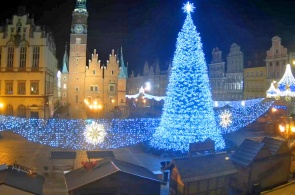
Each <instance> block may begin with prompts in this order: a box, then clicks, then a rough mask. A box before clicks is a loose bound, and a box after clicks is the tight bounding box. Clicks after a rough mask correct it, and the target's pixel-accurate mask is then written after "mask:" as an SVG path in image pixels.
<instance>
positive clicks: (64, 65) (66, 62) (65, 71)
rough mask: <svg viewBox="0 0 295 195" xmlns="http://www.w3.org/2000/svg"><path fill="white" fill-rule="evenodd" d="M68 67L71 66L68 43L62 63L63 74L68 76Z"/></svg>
mask: <svg viewBox="0 0 295 195" xmlns="http://www.w3.org/2000/svg"><path fill="white" fill-rule="evenodd" d="M68 65H69V58H68V50H67V43H66V46H65V53H64V57H63V61H62V73H63V74H68V73H69V71H68Z"/></svg>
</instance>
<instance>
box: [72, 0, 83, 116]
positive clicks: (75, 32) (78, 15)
mask: <svg viewBox="0 0 295 195" xmlns="http://www.w3.org/2000/svg"><path fill="white" fill-rule="evenodd" d="M87 20H88V12H87V8H86V0H76V6H75V8H74V10H73V12H72V24H71V34H70V49H69V79H68V81H69V82H68V94H67V95H68V103H69V105H68V106H69V114H70V116H71V117H72V118H81V117H84V116H81V114H82V113H81V110H83V105H84V104H83V101H84V98H85V75H86V74H85V73H86V48H87Z"/></svg>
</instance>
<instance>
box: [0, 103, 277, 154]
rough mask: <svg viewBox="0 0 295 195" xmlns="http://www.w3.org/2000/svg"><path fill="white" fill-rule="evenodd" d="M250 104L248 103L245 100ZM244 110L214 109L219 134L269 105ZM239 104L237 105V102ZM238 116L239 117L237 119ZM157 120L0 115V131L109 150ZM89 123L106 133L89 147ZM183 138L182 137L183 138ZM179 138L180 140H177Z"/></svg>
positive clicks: (149, 130)
mask: <svg viewBox="0 0 295 195" xmlns="http://www.w3.org/2000/svg"><path fill="white" fill-rule="evenodd" d="M249 101H250V100H249ZM253 102H256V104H254V103H253V104H252V105H251V106H247V107H238V108H235V107H229V106H225V107H223V108H216V109H215V110H214V113H215V119H216V124H217V128H219V129H220V131H221V133H222V134H225V133H230V132H234V131H237V130H238V129H240V128H242V127H245V126H247V125H248V124H249V123H251V122H253V121H254V120H256V119H257V118H258V117H259V116H261V115H262V114H263V113H265V112H266V111H267V110H269V109H270V108H271V107H272V105H273V102H272V101H270V102H259V101H257V100H253ZM240 104H241V102H240ZM224 110H228V111H229V112H230V113H231V116H232V119H231V120H232V123H231V125H230V126H228V127H227V128H224V127H222V126H221V125H220V114H221V113H222V111H224ZM241 116H242V117H241ZM160 121H161V118H135V119H85V120H84V119H62V118H58V119H55V118H54V119H26V118H19V117H12V116H3V115H0V131H6V130H9V131H12V132H14V133H17V134H19V135H21V136H23V137H25V138H26V139H27V140H29V141H32V142H37V143H40V144H44V145H49V146H52V147H60V148H67V149H76V150H97V149H112V148H118V147H123V146H129V145H133V144H137V143H143V142H146V141H149V140H150V139H151V138H152V137H153V135H154V133H155V132H156V128H158V127H159V124H160ZM92 122H96V123H98V124H101V125H103V127H104V128H105V131H106V133H107V135H106V137H105V139H104V141H103V142H102V143H99V144H96V145H93V144H91V143H88V142H87V140H86V138H85V137H84V132H85V130H86V127H87V125H89V124H91V123H92ZM183 137H184V136H183ZM177 139H180V138H177Z"/></svg>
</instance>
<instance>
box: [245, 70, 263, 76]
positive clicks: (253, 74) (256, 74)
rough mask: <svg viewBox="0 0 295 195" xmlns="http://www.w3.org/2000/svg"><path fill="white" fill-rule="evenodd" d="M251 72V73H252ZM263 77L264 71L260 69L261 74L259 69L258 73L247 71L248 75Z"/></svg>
mask: <svg viewBox="0 0 295 195" xmlns="http://www.w3.org/2000/svg"><path fill="white" fill-rule="evenodd" d="M250 74H251V75H250ZM250 76H251V77H263V71H260V74H259V72H258V71H256V73H254V72H251V73H250V72H247V77H250Z"/></svg>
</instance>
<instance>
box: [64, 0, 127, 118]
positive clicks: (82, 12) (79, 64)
mask: <svg viewBox="0 0 295 195" xmlns="http://www.w3.org/2000/svg"><path fill="white" fill-rule="evenodd" d="M87 19H88V11H87V8H86V0H77V2H76V6H75V9H74V10H73V12H72V24H71V34H70V44H69V45H70V48H69V57H68V67H63V72H62V74H63V76H62V77H63V78H62V80H63V89H62V94H63V95H62V96H63V99H62V105H66V106H67V107H68V114H69V116H70V117H71V118H86V117H87V113H92V114H94V116H97V115H96V114H97V112H99V110H105V111H106V110H112V109H114V108H120V107H121V109H123V110H124V108H125V106H126V98H125V96H126V85H127V77H128V75H127V67H126V66H125V64H124V60H123V52H122V49H121V56H120V58H119V57H118V55H116V54H115V53H114V50H113V51H112V53H111V54H110V56H109V59H108V60H107V63H106V65H102V62H101V60H99V59H98V55H97V54H96V50H94V53H93V54H92V57H91V59H89V60H88V64H87V58H86V52H87ZM65 53H67V52H65ZM66 55H67V54H65V57H64V63H63V66H67V59H66V58H67V56H66Z"/></svg>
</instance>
